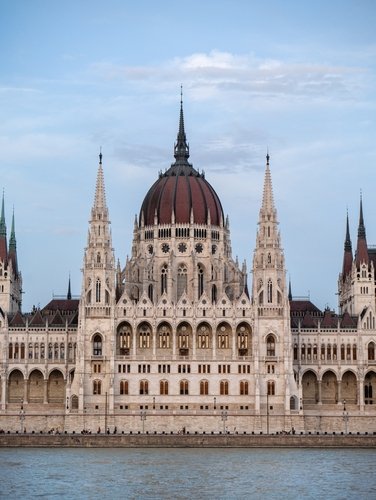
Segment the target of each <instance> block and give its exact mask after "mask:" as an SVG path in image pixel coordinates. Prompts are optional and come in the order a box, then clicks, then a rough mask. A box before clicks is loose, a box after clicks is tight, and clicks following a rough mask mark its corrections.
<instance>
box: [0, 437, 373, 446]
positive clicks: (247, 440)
mask: <svg viewBox="0 0 376 500" xmlns="http://www.w3.org/2000/svg"><path fill="white" fill-rule="evenodd" d="M0 447H29V448H38V447H39V448H41V447H42V448H47V447H49V448H51V447H52V448H53V447H56V448H278V447H288V448H376V435H338V434H335V435H334V434H326V435H325V434H321V435H286V434H285V435H250V434H248V435H237V434H231V435H229V434H227V435H223V434H222V435H221V434H219V435H218V434H214V435H211V434H210V435H207V434H185V435H176V434H175V435H171V434H170V435H169V434H152V435H150V434H138V435H132V434H110V435H106V434H92V435H88V434H86V435H82V434H58V435H55V434H0Z"/></svg>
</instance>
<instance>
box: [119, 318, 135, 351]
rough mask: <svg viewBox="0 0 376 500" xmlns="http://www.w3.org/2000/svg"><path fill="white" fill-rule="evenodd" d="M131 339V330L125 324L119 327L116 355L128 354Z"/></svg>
mask: <svg viewBox="0 0 376 500" xmlns="http://www.w3.org/2000/svg"><path fill="white" fill-rule="evenodd" d="M131 337H132V330H131V327H130V326H129V325H127V324H124V323H123V324H122V325H119V327H118V334H117V343H118V345H117V347H118V349H119V351H118V354H121V355H123V356H124V355H125V354H129V349H130V347H131Z"/></svg>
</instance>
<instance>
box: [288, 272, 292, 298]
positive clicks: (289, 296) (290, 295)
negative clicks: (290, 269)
mask: <svg viewBox="0 0 376 500" xmlns="http://www.w3.org/2000/svg"><path fill="white" fill-rule="evenodd" d="M288 299H289V301H290V302H291V301H292V291H291V280H290V278H289V294H288Z"/></svg>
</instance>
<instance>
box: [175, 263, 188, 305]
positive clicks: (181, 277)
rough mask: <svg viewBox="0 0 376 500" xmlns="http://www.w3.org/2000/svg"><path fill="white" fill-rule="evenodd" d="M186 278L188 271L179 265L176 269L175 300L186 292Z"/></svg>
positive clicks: (182, 265)
mask: <svg viewBox="0 0 376 500" xmlns="http://www.w3.org/2000/svg"><path fill="white" fill-rule="evenodd" d="M187 276H188V271H187V267H186V266H185V265H184V264H181V265H180V266H179V267H178V280H177V300H179V298H180V297H181V296H182V295H183V293H184V292H187V279H188V278H187Z"/></svg>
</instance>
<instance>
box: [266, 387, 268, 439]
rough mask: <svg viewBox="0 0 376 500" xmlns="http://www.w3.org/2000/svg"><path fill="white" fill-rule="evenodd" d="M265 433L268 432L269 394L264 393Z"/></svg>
mask: <svg viewBox="0 0 376 500" xmlns="http://www.w3.org/2000/svg"><path fill="white" fill-rule="evenodd" d="M266 434H269V394H268V392H267V393H266Z"/></svg>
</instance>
